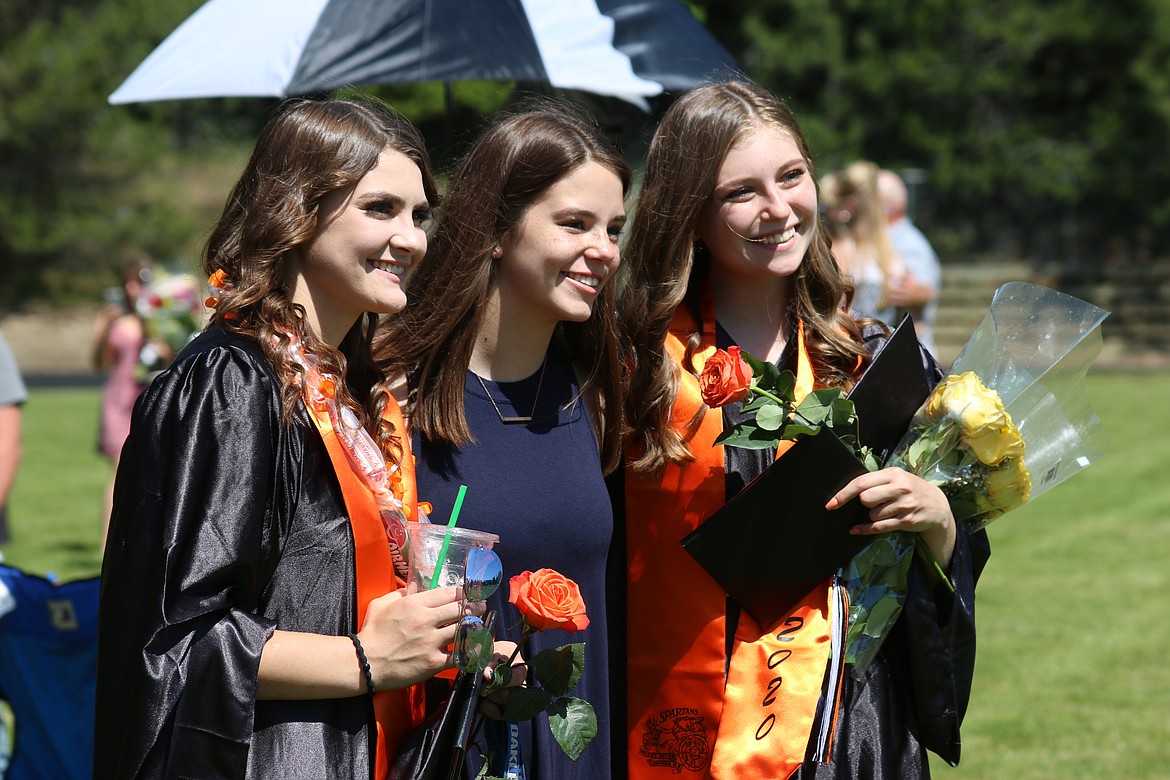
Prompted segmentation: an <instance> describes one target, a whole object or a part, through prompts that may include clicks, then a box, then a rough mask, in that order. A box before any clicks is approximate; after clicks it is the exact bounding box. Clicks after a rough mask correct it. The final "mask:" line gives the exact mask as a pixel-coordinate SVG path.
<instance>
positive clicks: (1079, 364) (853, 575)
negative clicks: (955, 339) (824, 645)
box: [842, 282, 1109, 672]
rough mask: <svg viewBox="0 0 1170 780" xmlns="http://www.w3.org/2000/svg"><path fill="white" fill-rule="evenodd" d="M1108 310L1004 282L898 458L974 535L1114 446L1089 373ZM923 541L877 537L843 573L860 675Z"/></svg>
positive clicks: (852, 659)
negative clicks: (1092, 395)
mask: <svg viewBox="0 0 1170 780" xmlns="http://www.w3.org/2000/svg"><path fill="white" fill-rule="evenodd" d="M1108 314H1109V312H1107V311H1105V310H1104V309H1100V308H1098V307H1096V306H1093V305H1092V304H1089V303H1086V302H1084V301H1081V300H1078V299H1077V298H1073V297H1072V296H1069V295H1065V294H1064V293H1060V292H1057V291H1056V290H1052V289H1049V288H1046V287H1041V286H1039V285H1034V284H1027V283H1024V282H1011V283H1008V284H1005V285H1004V286H1003V287H1001V288H999V290H997V291H996V293H995V296H994V297H993V299H992V303H991V308H990V310H989V311H988V313H987V315H986V317H984V320H983V323H982V324H981V325H980V326H979V328H978V329H977V330H976V331H975V333H974V334H973V335H972V336H971V338H970V340H968V342H967V344H966V346H965V347H964V348H963V350H962V351H961V352H960V353H959V356H958V357H957V358H955V362H954V364H953V365H952V366H951V370H950V373H949V375H948V376H947V377H946V378H945V379H944V380H943V381H942V382H940V383H939V384H938V385H937V386H936V387H935V389H934V390H933V392H932V393H931V394H930V396H929V397H928V398H927V400H926V402H925V403H923V405H922V407H921V408H920V409H919V410H918V412H917V413H916V414H915V416H914V418H913V420H912V421H911V423H910V426H909V428H908V430H907V431H906V434H905V436H903V438H902V441H901V442H900V443H899V444H898V446H897V447H895V448H894V450H893V452H892V453H891V455H890V457H889V459H888V461H887V463H886V465H887V466H899V467H901V468H904V469H906V470H907V471H909V472H911V473H913V474H917V475H918V476H920V477H922V478H923V479H925V480H926V481H927V482H930V483H932V484H934V485H937V486H939V488H940V489H941V490H942V491H943V493H944V494H945V495H946V496H947V499H948V500H949V502H950V505H951V511H952V512H953V513H954V516H955V521H956V522H957V523H958V524H959V526H960V528H962V529H965V530H966V531H967V532H971V533H973V532H975V531H978V530H979V529H981V528H983V527H984V526H986V525H987V524H988V523H990V522H991V521H992V520H994V519H995V518H997V517H999V516H1001V515H1003V514H1004V513H1005V512H1009V511H1011V510H1012V509H1014V508H1016V507H1017V506H1020V505H1021V504H1024V503H1026V502H1028V501H1030V500H1033V499H1035V498H1036V497H1037V496H1039V495H1040V494H1041V493H1043V492H1045V491H1047V490H1049V489H1051V488H1053V487H1055V486H1056V485H1058V484H1060V483H1061V482H1063V481H1064V480H1066V479H1068V478H1069V477H1071V476H1072V475H1073V474H1075V473H1077V472H1079V471H1081V470H1082V469H1084V468H1085V467H1087V466H1088V465H1089V464H1090V463H1092V462H1093V461H1094V460H1096V459H1097V458H1099V457H1100V455H1101V453H1102V447H1101V443H1100V434H1101V428H1100V419H1099V418H1098V417H1097V415H1096V414H1095V413H1094V412H1093V410H1092V408H1091V407H1090V405H1089V403H1088V401H1087V400H1086V398H1085V395H1084V378H1085V375H1086V373H1087V372H1088V370H1089V367H1090V366H1091V365H1092V362H1093V360H1095V359H1096V357H1097V355H1098V354H1099V353H1100V351H1101V331H1100V325H1101V322H1102V321H1103V320H1104V319H1105V317H1106V316H1108ZM914 548H915V536H914V535H913V534H909V533H893V534H886V535H884V536H881V537H876V538H875V539H874V540H873V541H872V542H871V543H870V544H869V545H868V546H867V547H866V548H865V549H864V550H862V552H860V553H858V554H857V555H856V556H854V558H853V559H852V560H851V561H850V562H849V564H848V565H847V566H846V567H845V568H844V569H843V570H842V574H843V577H844V580H845V587H846V590H847V592H848V594H849V603H850V615H849V634H848V637H847V640H846V660H847V661H848V662H849V663H851V664H853V666H854V669H855V670H856V671H858V672H861V671H864V669H865V668H866V666H868V664H869V662H870V661H871V660H872V659H873V657H874V655H875V654H876V653H877V650H878V648H879V647H880V645H881V642H882V639H883V638H884V637H885V635H886V633H887V631H888V629H889V628H890V627H891V626H892V625H893V624H894V621H895V620H897V618H898V615H899V614H900V613H901V610H902V602H903V600H904V598H905V594H906V589H907V581H908V577H909V569H910V563H911V560H912V555H911V553H912V552H913V551H914ZM944 582H947V585H949V584H950V583H949V582H948V581H947V580H946V579H945V577H944Z"/></svg>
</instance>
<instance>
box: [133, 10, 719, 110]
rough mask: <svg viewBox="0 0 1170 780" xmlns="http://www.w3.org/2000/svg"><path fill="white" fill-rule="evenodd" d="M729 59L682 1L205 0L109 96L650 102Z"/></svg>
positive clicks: (146, 98) (144, 98) (143, 98)
mask: <svg viewBox="0 0 1170 780" xmlns="http://www.w3.org/2000/svg"><path fill="white" fill-rule="evenodd" d="M603 12H604V13H603ZM635 63H636V64H637V67H635ZM734 67H735V62H734V60H733V59H732V58H731V56H730V55H729V54H728V53H727V52H726V51H725V50H724V49H723V48H722V47H721V46H719V44H718V43H717V42H715V40H714V39H713V38H712V37H711V36H710V33H708V32H707V31H706V29H704V28H703V27H702V25H700V24H699V23H698V22H697V21H696V20H695V18H694V17H693V15H691V13H690V11H689V10H688V9H687V8H686V7H685V6H683V5H682V4H681V3H679V2H678V0H639V1H638V2H631V0H600V2H598V0H474V2H469V0H381V1H380V2H375V3H370V2H368V0H251V1H250V2H247V3H240V2H238V1H237V0H209V2H207V3H206V4H204V5H203V6H202V7H201V8H200V9H199V10H198V11H196V12H195V13H194V14H193V15H192V16H191V17H190V18H189V19H187V20H186V21H185V22H184V23H183V24H182V25H180V26H179V27H178V28H177V29H176V30H175V31H174V32H173V33H172V34H171V35H170V36H168V37H167V39H166V40H164V41H163V42H162V44H160V45H159V47H158V48H157V49H155V50H154V51H153V52H152V53H151V54H150V56H149V57H147V58H146V60H144V61H143V62H142V64H141V65H139V66H138V68H137V69H136V70H135V71H134V72H133V73H132V74H131V75H130V77H129V78H128V79H127V80H126V81H125V83H123V84H122V86H120V87H119V88H118V89H117V90H116V91H115V92H114V93H113V94H112V95H111V96H110V102H111V103H133V102H139V101H149V100H169V99H176V98H195V97H229V96H241V97H242V96H256V97H260V96H285V95H296V94H306V93H312V92H324V91H328V90H331V89H335V88H337V87H341V86H345V85H357V84H396V83H413V82H420V81H447V82H450V81H465V80H515V81H537V82H547V83H549V84H551V85H552V86H554V87H560V88H564V89H578V90H583V91H587V92H593V93H595V94H601V95H610V96H614V97H619V98H622V99H624V100H628V101H630V102H633V103H636V104H638V105H641V106H643V107H645V105H646V104H645V98H647V97H652V96H654V95H657V94H659V93H661V92H662V91H663V90H664V89H670V90H675V89H685V88H687V87H689V86H693V85H694V83H697V81H699V80H701V79H700V74H709V73H712V72H717V71H719V70H727V69H733V68H734ZM643 68H644V69H645V70H646V71H647V72H650V73H653V74H654V76H648V75H646V74H644V73H642V70H641V69H643ZM655 77H657V78H655Z"/></svg>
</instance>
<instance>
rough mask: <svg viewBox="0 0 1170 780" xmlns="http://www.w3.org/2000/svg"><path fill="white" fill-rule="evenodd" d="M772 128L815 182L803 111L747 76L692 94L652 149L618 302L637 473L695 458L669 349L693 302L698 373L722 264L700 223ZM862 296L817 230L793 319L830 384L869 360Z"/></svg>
mask: <svg viewBox="0 0 1170 780" xmlns="http://www.w3.org/2000/svg"><path fill="white" fill-rule="evenodd" d="M761 123H764V124H768V125H771V126H772V127H775V128H778V129H779V130H780V131H781V132H783V133H785V134H787V135H788V136H789V137H791V138H792V139H793V141H794V142H795V143H796V145H797V146H798V147H799V149H800V151H801V154H802V155H803V157H804V160H805V162H806V164H807V165H808V168H809V171H810V173H811V174H812V175H813V176H814V178H815V172H814V168H813V164H812V156H811V155H810V154H809V150H808V143H807V141H806V140H805V137H804V133H803V132H802V131H801V129H800V125H799V124H798V123H797V121H796V118H795V116H794V115H793V114H792V111H791V110H790V109H789V108H788V106H786V105H785V104H784V103H783V102H782V101H781V100H779V99H777V98H776V97H775V96H773V95H771V94H770V93H769V92H768V91H767V90H765V89H764V88H762V87H760V86H759V85H757V84H754V83H752V82H750V81H746V80H735V81H727V82H721V83H715V84H709V85H706V86H703V87H699V88H697V89H695V90H692V91H691V92H689V93H687V94H686V95H683V96H682V97H681V98H679V99H678V100H677V101H675V103H674V104H673V105H672V106H671V107H670V109H668V110H667V112H666V114H665V115H664V116H663V118H662V121H661V122H660V123H659V126H658V129H657V131H656V133H655V134H654V138H653V139H652V141H651V143H650V149H649V152H648V155H647V158H646V169H645V178H644V181H643V185H642V190H641V194H640V195H639V197H638V202H637V205H636V207H635V209H634V217H633V221H632V224H631V226H630V231H629V243H628V244H627V246H626V249H625V251H624V252H623V259H624V261H625V262H624V268H625V274H626V275H625V279H624V283H623V288H622V290H623V292H622V299H621V301H620V304H619V314H620V319H621V324H622V329H623V340H624V344H623V348H624V357H625V359H626V362H627V365H628V366H629V368H630V370H631V376H630V382H629V389H628V392H627V395H626V402H625V404H624V410H625V411H624V417H625V423H626V430H625V433H626V435H627V436H629V437H630V452H631V454H632V460H631V463H630V466H631V468H632V469H633V470H634V471H635V472H638V473H644V474H652V473H659V472H661V470H662V469H663V468H664V467H665V466H666V464H667V463H684V462H686V461H688V460H692V459H693V455H692V453H691V450H690V447H689V446H688V444H687V432H686V431H678V430H675V429H674V428H672V427H671V425H670V419H671V412H672V409H673V407H674V402H675V397H676V395H677V393H678V383H679V376H678V374H677V368H676V367H675V363H674V361H673V360H672V359H671V357H670V355H669V353H667V351H666V348H665V346H664V345H665V341H666V336H667V332H668V331H669V329H670V324H671V321H672V319H673V317H674V313H675V310H676V309H677V308H678V307H679V306H686V307H687V309H688V310H689V311H690V312H692V314H693V321H694V323H695V328H694V330H693V332H692V333H691V334H690V338H689V341H688V344H687V351H686V359H685V361H684V366H685V367H686V369H687V370H689V371H691V372H692V373H694V372H695V369H694V366H693V364H692V363H691V358H692V356H693V354H694V351H695V350H696V349H697V348H698V346H699V344H700V342H701V339H702V333H703V318H702V314H701V311H700V308H699V300H700V298H701V297H702V294H703V293H704V291H705V289H706V287H707V285H708V268H709V265H710V262H711V260H710V257H709V252H708V251H707V249H706V247H705V246H704V245H703V244H702V243H701V242H695V240H694V235H695V230H696V226H697V224H698V220H699V217H700V214H701V212H702V210H703V208H704V207H705V206H706V204H707V203H708V202H709V201H710V200H711V198H712V197H713V194H714V190H715V184H716V179H717V177H718V174H719V170H720V168H721V167H722V165H723V160H724V158H726V156H727V154H728V152H729V151H730V150H731V148H732V147H733V146H734V145H735V144H736V143H738V142H739V141H740V140H741V139H743V138H744V137H745V136H746V135H747V134H748V133H750V132H751V131H752V129H753V128H754V127H756V126H757V125H759V124H761ZM851 295H852V287H851V285H850V284H849V283H848V282H847V281H846V280H845V279H843V278H842V276H841V273H840V271H839V269H838V268H837V264H836V261H835V260H834V259H833V255H832V251H831V248H830V243H829V238H828V235H827V233H826V231H825V230H824V228H823V226H821V225H818V227H817V229H816V230H815V232H814V235H813V240H812V243H811V245H810V246H809V249H808V252H807V253H806V255H805V257H804V259H803V261H802V262H801V264H800V267H799V268H798V269H797V271H796V272H795V273H794V274H793V285H792V300H791V304H790V306H789V317H790V325H795V323H796V322H797V321H800V322H803V323H804V333H805V344H806V347H807V349H808V352H809V356H810V358H811V359H812V361H813V364H814V367H815V370H816V372H817V378H818V381H820V382H822V383H824V384H826V385H829V386H842V387H847V386H849V385H850V384H851V383H852V381H853V377H854V374H855V371H856V369H857V367H858V361H859V360H861V361H862V364H864V362H865V361H867V360H868V353H866V351H865V349H864V348H863V347H862V345H861V338H860V332H859V331H858V328H857V324H856V323H855V322H854V321H853V320H852V319H851V318H850V317H848V315H846V314H845V313H844V312H843V311H842V310H841V307H840V304H841V302H842V301H847V300H848V298H849V296H851ZM794 329H795V328H794ZM699 419H701V417H700V418H696V419H695V420H693V421H692V426H697V423H698V421H699Z"/></svg>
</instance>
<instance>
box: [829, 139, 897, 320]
mask: <svg viewBox="0 0 1170 780" xmlns="http://www.w3.org/2000/svg"><path fill="white" fill-rule="evenodd" d="M877 174H878V166H877V165H875V164H874V163H872V162H868V161H865V160H860V161H858V162H855V163H851V164H850V165H848V166H846V167H845V168H844V169H842V170H840V171H837V172H835V173H830V174H829V175H827V176H825V177H824V179H823V180H822V181H821V198H822V201H823V203H824V214H825V218H826V221H827V222H828V225H829V229H830V231H831V233H832V235H833V256H834V257H835V258H836V259H837V265H838V266H839V267H840V268H841V273H842V274H843V275H844V276H845V277H847V278H849V279H850V280H851V281H852V282H853V288H854V293H853V304H852V309H853V312H854V313H855V314H856V315H858V316H860V317H873V318H874V319H878V320H881V321H882V322H884V323H885V324H886V325H889V326H891V327H893V326H894V325H897V324H898V318H899V317H900V316H901V315H900V313H899V312H898V310H897V307H896V306H895V305H894V303H893V299H892V298H891V295H890V291H891V288H892V287H893V286H894V285H895V284H896V280H897V279H899V278H900V277H901V276H902V275H903V274H904V273H905V265H904V264H903V262H902V259H901V258H900V257H899V256H898V254H897V252H895V251H894V246H893V244H892V243H891V241H890V236H889V232H888V231H887V229H886V216H885V212H884V211H883V210H882V204H881V201H880V200H879V199H878V185H877V179H878V175H877Z"/></svg>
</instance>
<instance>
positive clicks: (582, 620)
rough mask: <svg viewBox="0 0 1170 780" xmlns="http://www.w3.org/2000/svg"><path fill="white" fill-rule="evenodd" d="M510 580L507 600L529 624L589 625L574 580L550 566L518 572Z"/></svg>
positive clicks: (568, 628) (572, 627) (566, 627)
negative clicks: (548, 567) (549, 567)
mask: <svg viewBox="0 0 1170 780" xmlns="http://www.w3.org/2000/svg"><path fill="white" fill-rule="evenodd" d="M509 584H510V585H511V592H510V594H509V595H508V601H509V602H510V603H512V604H515V605H516V609H518V610H520V615H521V616H522V617H523V618H524V620H526V621H527V622H528V625H530V626H532V627H533V628H535V629H537V630H538V631H543V630H544V629H546V628H563V629H564V630H565V631H582V630H584V629H585V627H586V626H588V625H589V618H588V617H587V616H586V615H585V602H584V601H583V600H582V599H581V589H580V588H578V587H577V583H575V582H573V581H572V580H571V579H569V578H568V577H566V576H565V575H563V574H561V573H560V572H558V571H554V570H552V569H537V570H536V571H526V572H524V573H523V574H517V575H516V576H515V577H513V578H512V579H511V580H510V582H509Z"/></svg>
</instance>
